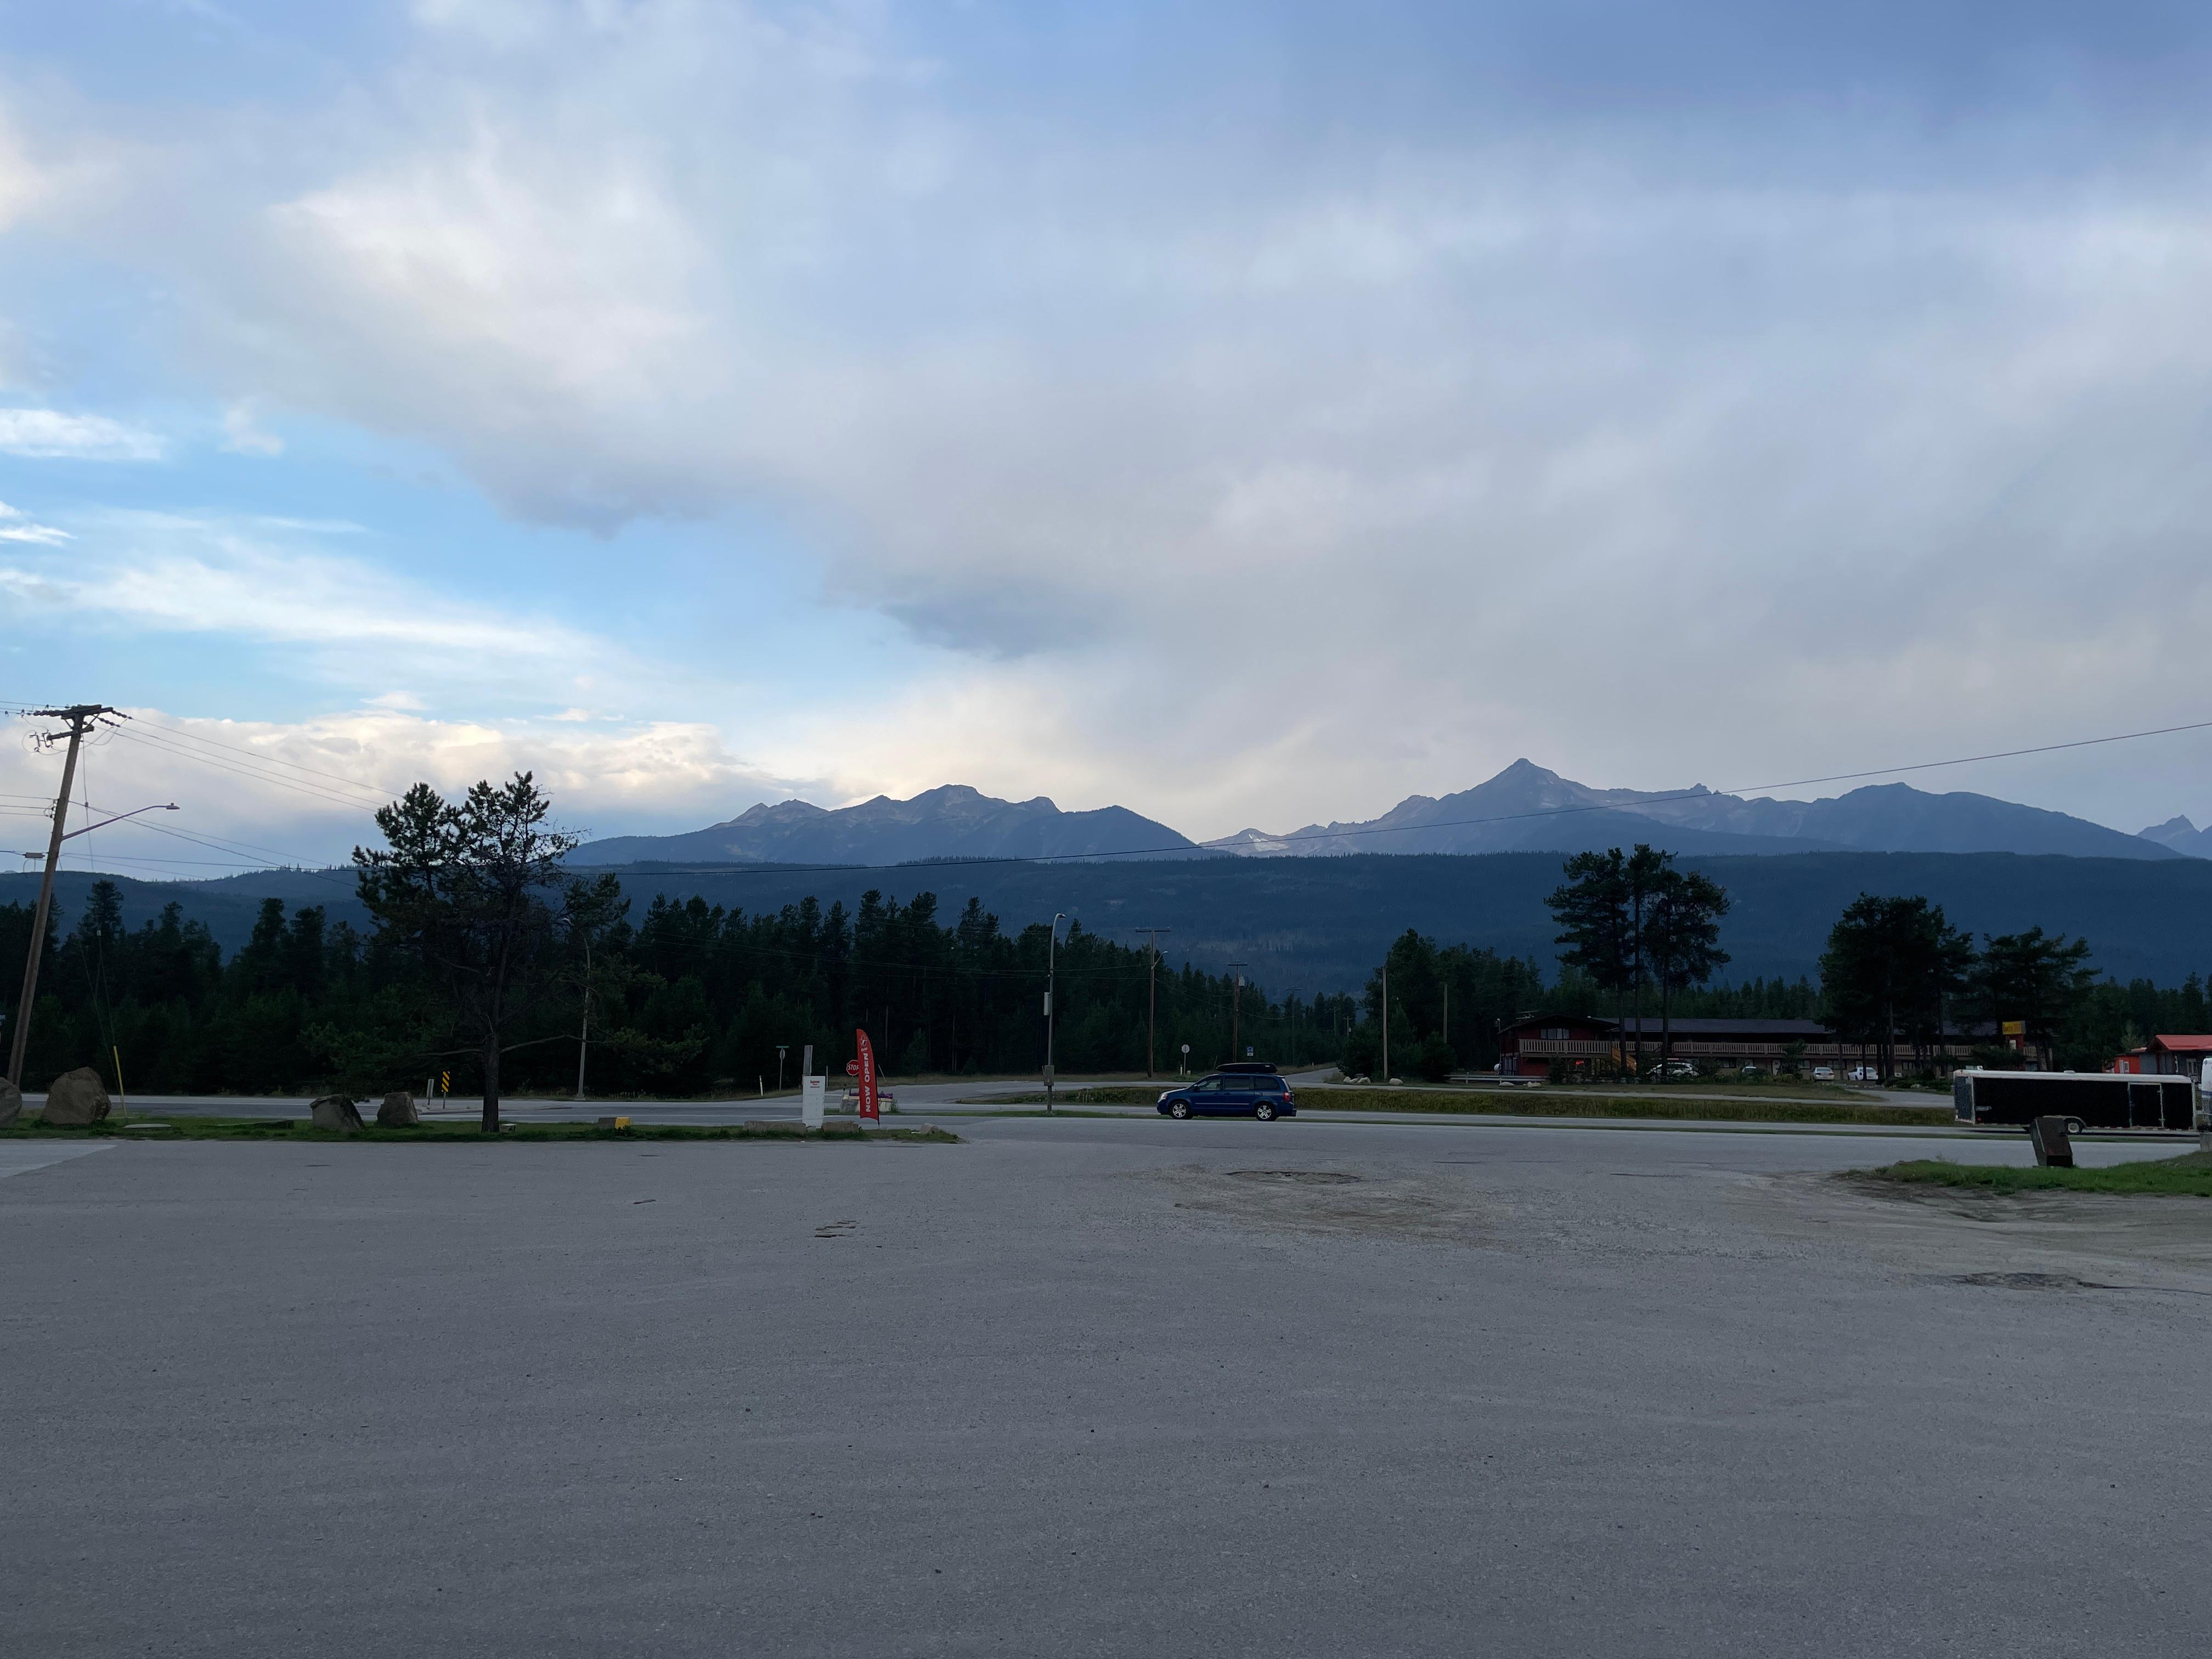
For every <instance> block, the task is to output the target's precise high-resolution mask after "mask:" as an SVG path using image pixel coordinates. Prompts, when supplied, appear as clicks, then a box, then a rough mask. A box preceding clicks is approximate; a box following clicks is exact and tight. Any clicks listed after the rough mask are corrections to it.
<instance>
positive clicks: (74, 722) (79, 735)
mask: <svg viewBox="0 0 2212 1659" xmlns="http://www.w3.org/2000/svg"><path fill="white" fill-rule="evenodd" d="M118 712H119V711H118V710H116V709H113V708H108V707H107V706H106V704H104V703H94V702H81V703H76V704H72V705H71V706H70V707H69V708H33V710H32V711H31V714H30V717H31V718H32V719H33V720H66V721H67V722H68V723H69V729H68V731H66V732H41V733H40V734H39V737H38V738H37V741H38V744H39V745H40V747H41V748H46V747H48V746H50V745H52V744H56V743H58V742H60V741H61V739H62V738H64V737H66V738H68V739H69V752H68V754H67V755H66V756H64V758H63V760H62V787H61V793H59V794H58V795H56V796H55V797H54V829H53V834H52V836H50V837H48V839H47V842H46V874H45V875H44V876H43V877H41V878H40V881H39V908H38V912H37V914H36V915H33V917H32V918H31V953H30V955H29V957H27V958H26V959H25V961H24V963H23V1000H22V1001H21V1003H20V1004H18V1005H17V1006H16V1009H15V1040H14V1041H13V1042H10V1043H9V1048H8V1081H9V1082H10V1083H12V1084H14V1085H15V1086H16V1087H17V1088H18V1089H21V1087H22V1086H23V1046H24V1044H25V1043H26V1042H28V1041H29V1039H30V1036H31V1006H32V1005H33V1003H34V1002H35V1001H36V1000H38V995H39V951H40V947H42V946H43V945H45V944H46V916H47V915H48V913H49V912H51V911H52V908H53V905H54V870H55V867H56V866H58V865H59V864H60V863H61V861H62V842H64V841H65V840H67V839H68V837H67V836H64V834H63V833H62V823H63V820H64V818H66V817H68V816H69V798H70V786H71V785H72V784H74V783H75V782H76V751H77V750H78V749H80V748H81V747H82V746H83V744H84V734H85V733H86V732H89V731H90V730H91V729H92V727H93V723H94V721H96V720H99V719H100V717H101V716H102V715H104V714H116V713H118ZM90 827H92V826H90V825H88V826H87V828H90Z"/></svg>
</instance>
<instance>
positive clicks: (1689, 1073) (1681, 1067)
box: [1651, 1060, 1698, 1077]
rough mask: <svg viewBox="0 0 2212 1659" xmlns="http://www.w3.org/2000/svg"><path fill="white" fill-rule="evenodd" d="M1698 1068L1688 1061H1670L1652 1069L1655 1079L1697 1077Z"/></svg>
mask: <svg viewBox="0 0 2212 1659" xmlns="http://www.w3.org/2000/svg"><path fill="white" fill-rule="evenodd" d="M1697 1074H1698V1068H1697V1067H1696V1066H1694V1065H1692V1063H1691V1062H1690V1061H1688V1060H1664V1061H1662V1062H1661V1063H1660V1064H1659V1065H1657V1066H1653V1067H1652V1068H1651V1075H1652V1076H1654V1077H1695V1076H1697Z"/></svg>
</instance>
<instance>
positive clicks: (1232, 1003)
mask: <svg viewBox="0 0 2212 1659" xmlns="http://www.w3.org/2000/svg"><path fill="white" fill-rule="evenodd" d="M1229 967H1230V969H1231V972H1232V973H1233V974H1234V975H1235V976H1236V977H1235V981H1234V984H1233V985H1232V987H1231V990H1230V993H1229V998H1230V1000H1229V1058H1230V1059H1231V1060H1235V1059H1236V1058H1237V1043H1238V1042H1240V1041H1242V1039H1241V1038H1240V1037H1239V1036H1238V1035H1237V1032H1238V1023H1239V1021H1240V1020H1241V1019H1242V1018H1243V1012H1244V964H1243V963H1241V962H1232V963H1230V964H1229Z"/></svg>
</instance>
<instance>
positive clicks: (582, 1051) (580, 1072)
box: [576, 927, 592, 1100]
mask: <svg viewBox="0 0 2212 1659" xmlns="http://www.w3.org/2000/svg"><path fill="white" fill-rule="evenodd" d="M580 932H581V933H583V936H584V1024H583V1026H582V1029H581V1030H579V1031H578V1032H577V1034H576V1098H577V1099H578V1100H581V1099H583V1097H584V1056H585V1055H586V1054H589V1053H590V1052H591V1048H592V930H591V929H590V928H588V927H586V928H583V929H581V930H580Z"/></svg>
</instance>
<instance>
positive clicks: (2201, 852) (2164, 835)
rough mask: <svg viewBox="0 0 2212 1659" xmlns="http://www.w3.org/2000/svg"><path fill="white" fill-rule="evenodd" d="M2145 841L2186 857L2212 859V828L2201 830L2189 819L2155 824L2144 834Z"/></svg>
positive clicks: (2175, 819)
mask: <svg viewBox="0 0 2212 1659" xmlns="http://www.w3.org/2000/svg"><path fill="white" fill-rule="evenodd" d="M2142 836H2143V839H2144V840H2145V841H2154V842H2157V843H2158V844H2159V845H2160V846H2161V847H2168V848H2172V849H2173V850H2174V851H2175V852H2177V853H2179V854H2183V855H2184V856H2185V857H2187V858H2192V859H2212V826H2208V827H2206V828H2205V829H2198V828H2197V826H2196V825H2195V824H2193V823H2191V822H2190V821H2189V820H2188V819H2187V818H2168V819H2167V820H2166V822H2165V823H2154V824H2153V825H2151V827H2150V828H2149V829H2146V830H2144V831H2143V832H2142Z"/></svg>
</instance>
